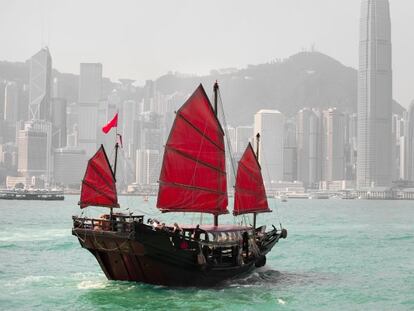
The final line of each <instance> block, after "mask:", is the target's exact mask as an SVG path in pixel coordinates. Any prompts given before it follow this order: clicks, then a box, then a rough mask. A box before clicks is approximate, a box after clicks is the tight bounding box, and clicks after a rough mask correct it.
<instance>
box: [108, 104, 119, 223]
mask: <svg viewBox="0 0 414 311" xmlns="http://www.w3.org/2000/svg"><path fill="white" fill-rule="evenodd" d="M118 113H119V111H117V113H116V114H117V115H118ZM115 131H116V132H115V159H114V179H115V182H116V165H117V163H118V149H119V144H118V126H117V127H116V128H115ZM112 212H113V208H112V207H111V211H110V213H109V219H110V221H111V227H112V230H113V223H112Z"/></svg>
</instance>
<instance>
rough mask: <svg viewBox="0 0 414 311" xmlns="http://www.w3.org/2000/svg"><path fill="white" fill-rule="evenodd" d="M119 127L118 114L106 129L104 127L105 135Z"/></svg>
mask: <svg viewBox="0 0 414 311" xmlns="http://www.w3.org/2000/svg"><path fill="white" fill-rule="evenodd" d="M117 126H118V113H116V115H115V116H114V118H113V119H112V120H111V121H109V122H108V123H107V124H106V125H105V126H104V127H102V132H104V133H105V134H108V132H109V131H110V130H111V128H113V127H117Z"/></svg>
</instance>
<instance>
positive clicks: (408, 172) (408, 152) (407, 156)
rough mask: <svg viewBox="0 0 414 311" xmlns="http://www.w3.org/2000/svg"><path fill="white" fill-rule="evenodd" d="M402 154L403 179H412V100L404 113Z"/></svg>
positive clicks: (413, 169)
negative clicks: (405, 113)
mask: <svg viewBox="0 0 414 311" xmlns="http://www.w3.org/2000/svg"><path fill="white" fill-rule="evenodd" d="M403 154H404V160H403V161H402V162H403V163H404V166H403V167H404V168H405V169H404V178H403V179H406V180H410V181H414V101H412V102H411V105H410V107H409V108H408V112H407V115H406V122H405V133H404V153H403Z"/></svg>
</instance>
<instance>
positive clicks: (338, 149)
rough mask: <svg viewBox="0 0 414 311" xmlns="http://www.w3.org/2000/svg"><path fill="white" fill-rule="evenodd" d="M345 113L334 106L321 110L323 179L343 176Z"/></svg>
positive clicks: (341, 177)
mask: <svg viewBox="0 0 414 311" xmlns="http://www.w3.org/2000/svg"><path fill="white" fill-rule="evenodd" d="M345 131H346V125H345V115H344V114H343V113H342V112H340V111H338V110H337V109H336V108H331V109H328V110H325V111H323V135H322V146H323V178H322V179H323V180H324V181H336V180H344V179H346V178H345V137H346V135H345Z"/></svg>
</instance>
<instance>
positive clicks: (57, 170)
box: [53, 147, 87, 188]
mask: <svg viewBox="0 0 414 311" xmlns="http://www.w3.org/2000/svg"><path fill="white" fill-rule="evenodd" d="M86 161H87V159H86V155H85V151H84V150H82V149H79V148H76V147H75V148H73V147H65V148H59V149H56V150H55V156H54V169H53V172H54V181H55V182H56V183H57V184H62V185H64V186H66V187H67V186H69V187H71V188H79V187H80V184H81V180H82V176H83V174H84V171H85V165H86Z"/></svg>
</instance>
